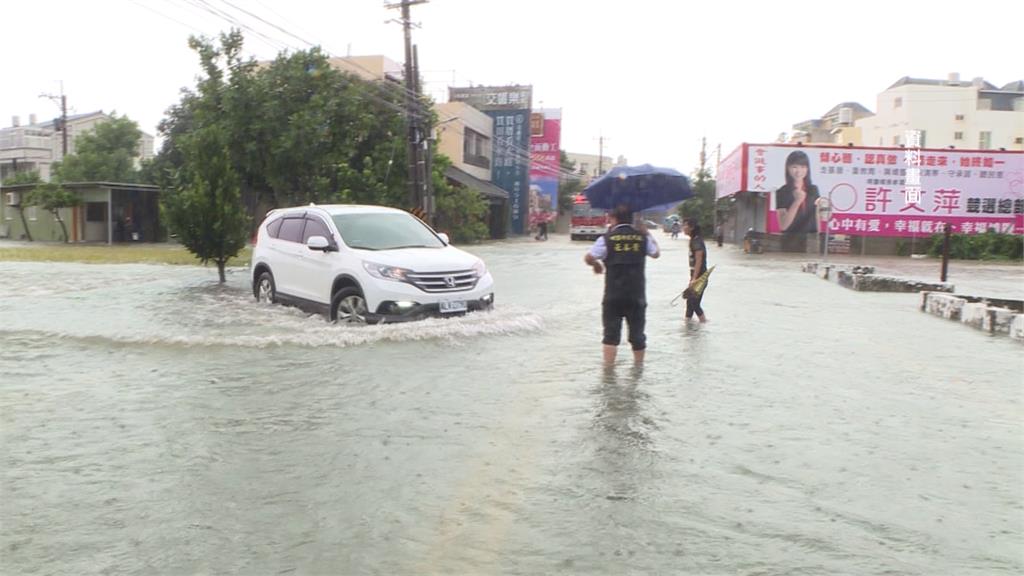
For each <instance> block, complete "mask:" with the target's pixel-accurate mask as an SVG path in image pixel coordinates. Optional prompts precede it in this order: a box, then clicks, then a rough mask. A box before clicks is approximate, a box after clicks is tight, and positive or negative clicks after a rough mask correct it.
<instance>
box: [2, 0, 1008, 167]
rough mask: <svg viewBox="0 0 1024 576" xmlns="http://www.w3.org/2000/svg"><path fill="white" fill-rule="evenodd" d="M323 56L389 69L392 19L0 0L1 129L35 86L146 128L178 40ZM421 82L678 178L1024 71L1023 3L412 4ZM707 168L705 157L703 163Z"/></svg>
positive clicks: (337, 1) (210, 0) (398, 42)
mask: <svg viewBox="0 0 1024 576" xmlns="http://www.w3.org/2000/svg"><path fill="white" fill-rule="evenodd" d="M228 2H230V3H231V4H234V5H235V6H237V7H240V8H243V9H245V10H247V11H249V12H251V13H253V14H256V15H258V16H260V17H261V18H263V19H264V20H266V21H268V22H270V23H273V24H275V25H276V26H279V27H280V28H282V29H284V30H287V31H288V32H290V33H292V34H294V35H295V36H298V37H300V38H302V39H305V40H308V41H310V42H313V43H317V44H321V45H323V46H324V47H325V48H326V49H327V50H328V51H329V52H331V53H333V54H335V55H345V54H346V53H351V54H353V55H362V54H383V55H385V56H388V57H389V58H391V59H393V60H396V61H399V62H400V61H402V59H403V54H404V53H403V44H402V32H401V28H400V27H399V26H398V25H397V24H393V23H392V24H386V23H385V20H387V19H389V18H395V17H397V16H398V11H397V10H388V9H386V8H385V7H384V3H383V2H381V1H380V0H334V1H330V2H328V1H317V0H287V1H285V0H226V1H225V0H93V1H89V2H81V1H77V0H75V1H72V0H33V1H15V2H5V3H4V6H3V11H2V16H0V19H2V20H0V21H2V22H3V26H2V33H0V49H2V52H0V53H2V54H3V55H4V65H3V81H2V88H0V125H2V126H9V125H10V122H11V116H13V115H18V116H21V118H22V122H23V123H24V122H27V119H28V115H29V114H30V113H36V114H37V115H38V116H39V118H40V119H46V118H52V117H53V116H55V115H57V114H58V109H57V106H56V105H55V104H54V103H52V102H50V101H49V100H47V99H45V98H40V97H39V94H41V93H57V92H59V90H60V81H61V80H63V82H64V91H65V93H66V94H67V96H68V102H69V105H70V106H71V107H72V108H73V110H74V111H75V112H78V113H82V112H89V111H93V110H100V109H102V110H104V111H107V112H109V111H112V110H114V111H117V112H118V113H121V114H127V115H128V116H129V117H131V118H132V119H134V120H136V121H138V122H139V124H140V126H141V128H142V129H143V130H145V131H147V132H149V133H151V134H154V135H157V134H156V125H157V123H158V122H159V121H160V119H161V118H162V117H163V114H164V111H165V110H166V109H167V107H168V106H170V105H171V104H173V103H175V102H176V101H177V100H178V98H179V90H180V89H181V88H182V87H186V86H189V87H190V86H193V85H194V84H195V77H196V74H197V73H198V70H199V66H198V59H197V58H196V56H195V54H194V53H192V52H191V51H190V50H189V48H188V46H187V41H188V36H189V35H190V34H205V35H214V34H217V33H219V32H221V31H225V30H227V29H228V28H229V27H230V26H231V24H230V23H229V22H227V21H225V20H224V19H223V18H221V17H218V16H216V15H214V14H211V13H210V12H209V11H207V9H208V8H209V9H212V10H214V11H216V10H221V11H224V12H227V13H229V14H231V15H232V17H234V18H236V19H237V20H239V21H241V22H243V23H245V24H246V25H247V26H251V27H252V28H254V29H256V30H258V31H259V32H260V33H261V34H263V35H265V36H267V37H269V40H268V39H267V38H263V37H260V36H259V35H257V34H254V33H252V32H249V31H246V37H247V44H246V50H247V51H248V52H250V53H251V54H252V55H254V56H256V57H257V58H259V59H269V58H272V57H273V56H275V55H276V54H277V52H278V51H279V50H281V49H282V48H285V47H290V48H291V49H293V50H294V49H300V48H306V47H307V45H305V44H303V43H302V42H300V41H299V40H297V39H296V38H294V37H291V36H288V35H287V34H285V33H284V32H282V31H281V30H278V29H275V28H273V27H271V26H268V25H266V24H263V23H260V22H259V21H258V20H256V19H255V18H253V17H252V16H249V15H246V14H243V13H241V12H239V11H238V10H236V9H235V8H233V7H232V6H231V5H230V4H229V3H228ZM412 13H413V19H414V20H415V21H416V22H418V23H419V24H420V25H421V28H419V29H416V30H414V32H413V40H414V42H415V43H416V44H418V45H419V57H420V68H421V70H422V71H423V74H424V76H425V78H426V80H427V85H426V88H427V90H428V91H429V92H430V93H431V94H434V95H435V98H442V97H443V95H445V94H446V87H447V86H449V85H452V84H454V85H459V86H465V85H468V84H469V83H471V82H472V83H473V84H475V85H505V84H514V83H518V84H531V85H533V88H534V108H539V107H541V105H543V106H544V107H550V108H562V122H563V125H562V126H563V128H562V138H563V144H562V147H563V148H565V149H567V150H569V151H570V152H582V153H593V154H596V153H597V151H598V137H599V136H601V135H603V136H604V137H605V139H606V140H605V154H606V155H611V156H618V155H620V154H621V155H623V156H625V157H626V158H627V159H628V160H629V162H630V163H631V164H639V163H644V162H649V163H652V164H658V165H663V166H671V167H675V168H677V169H680V170H682V171H684V172H687V173H689V172H691V171H692V170H693V169H694V168H695V166H696V164H697V158H698V152H699V149H700V140H701V137H702V136H706V137H707V139H708V146H709V151H712V152H713V150H714V147H715V146H716V145H718V144H721V146H722V153H723V155H725V154H728V152H729V151H730V150H732V149H733V148H734V147H735V146H736V145H738V144H739V143H740V142H766V141H773V140H774V139H775V138H776V136H777V135H778V134H779V133H780V132H783V131H787V132H788V131H790V130H791V127H792V125H793V124H794V123H796V122H799V121H802V120H806V119H809V118H814V117H820V116H821V115H822V114H824V113H825V112H826V111H828V110H829V109H830V108H832V107H833V106H834V105H835V104H837V103H839V102H842V101H847V100H852V101H857V102H860V103H861V104H863V105H864V106H866V107H868V108H869V109H871V110H872V111H874V110H875V98H876V96H877V94H878V93H879V92H881V91H882V90H884V89H885V88H886V87H888V86H889V85H891V84H892V83H893V82H895V81H896V80H898V79H899V78H901V77H903V76H913V77H921V78H944V77H945V76H946V75H947V74H948V73H950V72H959V73H960V76H961V79H966V80H969V79H971V78H973V77H975V76H982V77H984V78H985V79H986V80H988V81H990V82H992V83H993V84H996V85H998V86H1002V85H1004V84H1006V83H1008V82H1011V81H1014V80H1020V79H1024V56H1022V53H1024V47H1022V42H1024V41H1022V32H1021V22H1024V2H1021V1H1006V2H989V3H982V4H971V3H967V2H926V1H916V0H915V1H891V0H890V1H886V2H872V1H861V2H849V1H842V2H840V1H832V0H822V1H817V2H811V1H807V2H796V1H785V2H783V1H780V2H736V1H731V0H716V1H714V2H679V1H676V0H664V1H655V0H630V1H628V2H612V1H608V2H594V1H589V0H546V1H539V0H514V1H513V0H507V1H504V2H499V1H497V0H431V1H430V2H429V3H427V4H422V5H418V6H414V7H413V9H412ZM711 161H712V162H713V157H712V158H711Z"/></svg>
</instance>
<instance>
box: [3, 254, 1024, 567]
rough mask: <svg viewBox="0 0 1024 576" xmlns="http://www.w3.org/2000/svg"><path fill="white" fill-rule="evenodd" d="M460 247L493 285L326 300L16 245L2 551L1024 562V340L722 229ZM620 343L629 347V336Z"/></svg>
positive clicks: (246, 563) (90, 560)
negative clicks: (379, 308) (340, 305)
mask: <svg viewBox="0 0 1024 576" xmlns="http://www.w3.org/2000/svg"><path fill="white" fill-rule="evenodd" d="M661 244H662V249H663V253H664V256H663V257H662V258H660V259H659V260H657V261H653V262H651V263H649V265H648V267H647V270H648V283H647V286H648V301H649V306H648V315H647V336H648V350H647V355H646V360H645V363H644V364H643V365H642V367H636V366H634V365H633V363H632V358H631V357H630V354H628V353H622V354H620V356H619V362H618V364H617V365H615V366H614V367H612V368H610V369H607V370H604V369H602V367H601V344H600V340H601V320H600V300H601V289H602V281H603V278H601V277H595V276H594V275H593V274H592V273H591V272H590V271H589V269H587V268H586V267H585V266H584V265H583V264H582V263H581V257H582V253H583V251H584V250H585V249H586V245H585V244H582V243H570V242H568V241H567V240H564V239H561V238H558V237H555V236H553V237H552V240H551V241H549V242H545V243H543V245H540V244H539V243H526V242H507V243H497V244H493V245H489V246H485V247H478V248H477V249H475V250H474V251H475V252H477V253H479V254H480V255H481V256H483V257H484V258H485V260H486V261H487V263H488V267H489V269H490V270H491V271H492V273H493V274H494V276H495V279H496V283H497V302H498V304H497V308H496V310H495V311H494V312H492V313H485V314H470V315H468V316H465V317H461V318H452V319H432V320H427V321H424V322H417V323H413V324H406V325H394V326H388V325H385V326H372V327H362V328H359V327H349V326H335V325H332V324H330V323H328V322H326V321H325V320H324V319H323V318H322V317H320V316H310V315H308V314H305V313H303V312H301V311H298V310H296V309H293V308H286V307H282V306H267V305H260V304H257V303H255V302H254V300H253V298H252V294H251V291H250V287H249V285H248V278H247V271H246V270H243V269H235V270H231V271H230V274H229V277H228V283H227V284H226V285H225V286H220V285H218V284H217V282H216V281H215V279H216V275H215V272H214V271H213V270H208V269H201V268H196V267H167V266H95V265H78V264H45V265H40V264H21V263H11V262H0V276H2V277H3V278H4V279H5V292H4V294H3V296H0V518H3V522H2V523H0V572H3V573H11V574H26V573H68V574H79V573H97V572H100V573H117V574H146V575H148V574H214V573H216V574H221V573H223V574H235V573H237V574H338V573H343V574H367V573H379V574H483V573H487V574H490V573H502V574H531V575H532V574H547V573H567V574H609V575H611V574H615V575H618V574H628V573H637V574H656V573H663V574H677V573H681V574H922V575H924V574H928V575H931V574H948V573H956V574H978V575H982V574H985V575H988V574H1003V573H1005V574H1015V573H1020V572H1022V571H1024V556H1022V554H1021V550H1022V549H1024V546H1022V544H1024V496H1022V495H1021V493H1020V490H1019V487H1020V486H1021V485H1024V438H1022V436H1021V434H1020V426H1019V423H1020V422H1021V419H1022V416H1024V412H1022V399H1021V389H1020V374H1021V373H1022V371H1024V356H1022V355H1021V354H1020V348H1019V344H1017V343H1013V342H1010V341H1008V340H1006V339H999V338H991V337H988V336H986V335H985V334H982V333H980V332H976V331H973V330H970V329H966V328H963V327H961V326H957V325H956V324H954V323H950V322H946V321H943V320H939V319H936V318H933V317H931V316H927V315H924V314H922V313H920V312H919V311H918V298H917V296H914V295H904V294H860V293H854V292H851V291H847V290H842V289H840V288H838V287H835V286H833V285H829V284H827V283H824V282H822V281H821V280H818V279H816V278H814V277H813V276H810V275H808V274H803V273H800V272H799V266H798V265H796V263H795V262H786V261H773V260H770V259H767V258H754V257H748V256H746V255H743V254H740V253H738V252H736V251H733V250H731V249H717V248H715V247H710V248H711V250H712V252H711V254H710V257H711V260H712V262H713V263H715V264H717V265H718V268H716V272H715V274H716V282H715V284H714V285H712V286H711V287H709V288H708V292H707V294H706V295H705V298H704V302H703V306H704V307H705V308H706V310H707V311H708V316H709V318H711V322H710V323H708V324H697V323H691V324H685V323H683V321H682V316H683V310H684V309H683V308H682V307H672V306H671V305H670V301H671V298H672V296H674V295H675V294H676V293H678V288H679V286H680V285H681V283H682V282H683V280H684V279H685V277H686V252H685V250H686V243H685V241H679V242H673V241H671V240H670V239H669V238H668V237H667V236H663V237H662V238H661ZM626 351H627V348H626V347H625V346H624V347H623V352H626Z"/></svg>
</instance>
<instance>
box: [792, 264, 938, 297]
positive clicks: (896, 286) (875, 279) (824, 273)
mask: <svg viewBox="0 0 1024 576" xmlns="http://www.w3.org/2000/svg"><path fill="white" fill-rule="evenodd" d="M802 269H803V271H804V272H809V273H811V274H815V275H817V276H819V277H821V278H823V279H825V280H830V281H832V282H835V283H836V284H839V285H840V286H842V287H844V288H849V289H851V290H857V291H858V292H922V291H929V292H953V288H954V287H953V285H952V284H945V283H936V282H924V281H921V280H913V279H910V278H899V277H897V276H884V275H881V274H875V268H874V267H873V266H840V265H837V264H821V263H818V262H807V263H805V264H804V265H803V267H802Z"/></svg>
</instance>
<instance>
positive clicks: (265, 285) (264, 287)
mask: <svg viewBox="0 0 1024 576" xmlns="http://www.w3.org/2000/svg"><path fill="white" fill-rule="evenodd" d="M254 288H255V289H254V290H253V292H254V293H255V295H256V301H257V302H266V303H268V304H273V303H274V302H277V288H276V287H275V286H274V275H273V274H271V273H270V272H264V273H262V274H260V277H259V278H257V279H256V286H255V287H254Z"/></svg>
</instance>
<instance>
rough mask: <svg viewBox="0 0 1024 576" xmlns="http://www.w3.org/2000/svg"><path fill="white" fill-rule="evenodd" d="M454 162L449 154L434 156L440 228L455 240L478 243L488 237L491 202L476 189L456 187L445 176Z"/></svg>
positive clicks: (437, 218)
mask: <svg viewBox="0 0 1024 576" xmlns="http://www.w3.org/2000/svg"><path fill="white" fill-rule="evenodd" d="M450 165H451V160H449V159H448V158H447V157H446V156H443V155H438V156H436V157H435V158H434V170H433V171H432V177H433V181H432V184H433V187H434V200H435V203H436V206H437V217H436V221H435V224H436V227H437V229H438V230H441V231H444V232H447V233H448V235H449V236H451V240H452V241H453V242H476V241H478V240H481V239H483V238H486V237H487V236H488V233H489V230H488V227H487V201H486V200H484V198H483V197H482V196H480V194H479V193H478V192H476V191H475V190H470V189H469V188H465V187H462V186H452V185H451V184H449V183H448V181H447V179H446V178H445V177H444V170H445V168H447V167H448V166H450Z"/></svg>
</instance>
